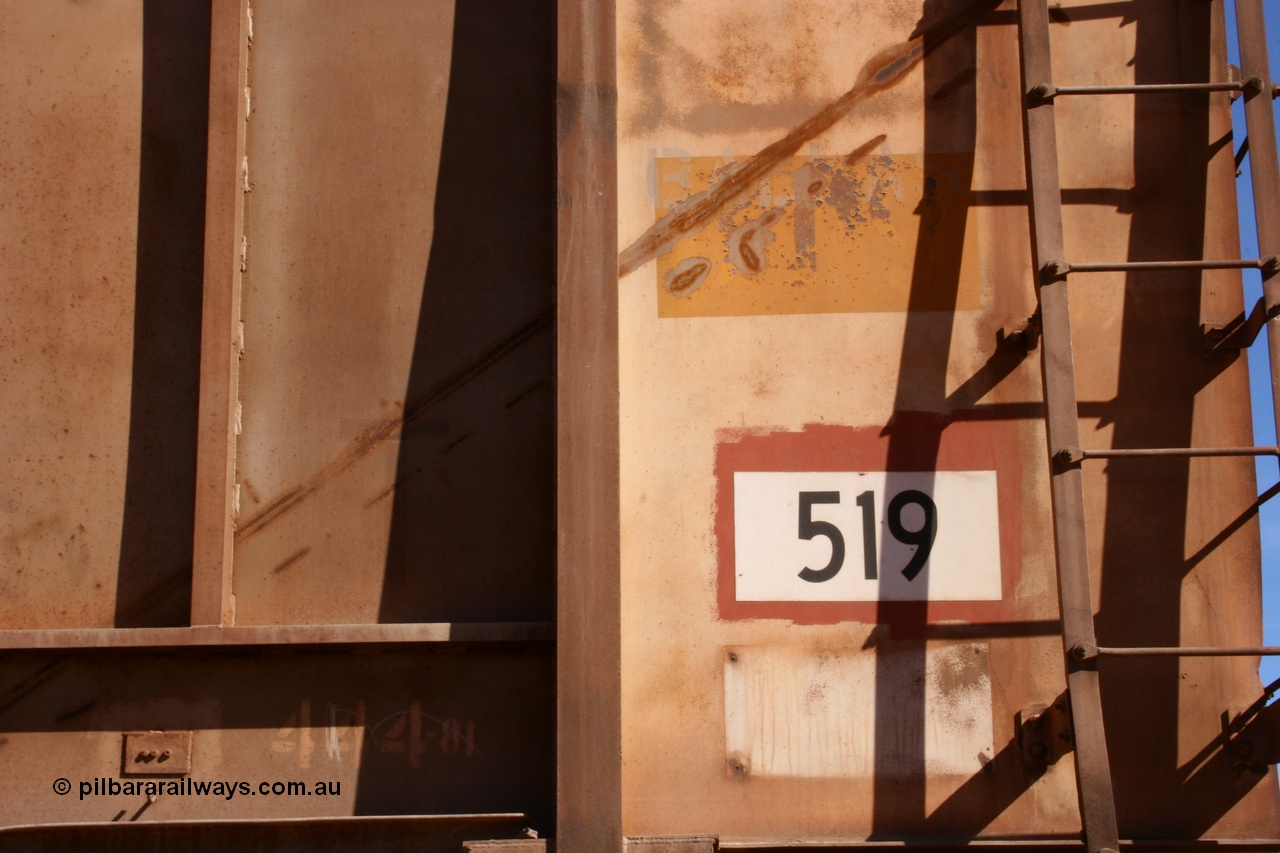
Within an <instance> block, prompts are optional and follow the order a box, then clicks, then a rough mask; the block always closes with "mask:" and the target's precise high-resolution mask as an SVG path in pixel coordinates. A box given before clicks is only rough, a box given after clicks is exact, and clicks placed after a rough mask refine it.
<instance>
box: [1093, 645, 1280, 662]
mask: <svg viewBox="0 0 1280 853" xmlns="http://www.w3.org/2000/svg"><path fill="white" fill-rule="evenodd" d="M1255 655H1259V656H1263V657H1275V656H1277V655H1280V648H1278V647H1276V646H1239V647H1235V648H1221V647H1217V646H1130V647H1126V648H1117V647H1115V646H1090V645H1087V644H1084V643H1080V644H1078V645H1075V646H1072V647H1071V657H1073V658H1075V659H1076V660H1089V659H1091V658H1095V657H1128V658H1148V657H1180V658H1182V657H1185V658H1231V657H1254V656H1255Z"/></svg>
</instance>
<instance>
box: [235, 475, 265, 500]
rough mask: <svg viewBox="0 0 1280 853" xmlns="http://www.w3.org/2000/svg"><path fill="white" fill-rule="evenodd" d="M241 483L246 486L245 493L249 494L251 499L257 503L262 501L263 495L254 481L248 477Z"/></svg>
mask: <svg viewBox="0 0 1280 853" xmlns="http://www.w3.org/2000/svg"><path fill="white" fill-rule="evenodd" d="M240 485H241V486H243V487H244V491H245V494H247V495H248V496H249V500H251V501H253V502H254V503H256V504H260V503H262V495H260V494H258V490H257V489H255V488H254V487H253V483H251V482H249V478H248V477H245V478H244V479H243V480H241V481H240Z"/></svg>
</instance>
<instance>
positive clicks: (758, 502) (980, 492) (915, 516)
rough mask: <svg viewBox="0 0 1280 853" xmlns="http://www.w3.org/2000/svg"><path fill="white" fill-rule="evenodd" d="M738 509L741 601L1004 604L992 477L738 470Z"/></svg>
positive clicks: (737, 565) (991, 473)
mask: <svg viewBox="0 0 1280 853" xmlns="http://www.w3.org/2000/svg"><path fill="white" fill-rule="evenodd" d="M806 496H808V497H806ZM733 502H734V512H733V519H734V552H735V562H734V580H735V596H736V599H737V600H738V601H998V600H999V599H1000V598H1001V597H1002V587H1001V578H1000V572H1001V567H1000V518H999V507H998V501H997V495H996V472H994V471H901V472H899V471H893V472H884V471H864V472H837V471H786V472H776V471H770V472H762V471H739V472H736V473H735V474H734V475H733ZM929 504H932V506H929ZM926 513H931V514H932V518H933V521H934V531H935V536H934V537H933V540H932V543H931V545H930V544H929V543H928V542H927V541H926V540H927V539H928V537H927V536H926V535H925V533H924V532H923V531H924V530H925V529H926V527H925V525H926V520H927V519H928V516H927V515H926ZM868 517H871V518H874V519H875V522H874V524H872V525H869V526H868V525H866V524H864V519H865V518H868ZM806 528H807V531H806ZM806 532H807V534H808V535H807V538H806ZM922 547H924V548H928V553H927V560H926V561H925V562H924V564H923V566H922V567H921V568H919V570H918V572H914V573H908V572H909V569H910V567H911V565H912V559H913V557H914V556H915V555H916V553H917V551H918V550H919V549H920V548H922ZM868 548H870V549H871V551H872V554H873V555H874V557H873V559H872V560H868V559H867V558H866V555H865V552H866V550H867V549H868ZM841 552H842V553H841ZM869 564H870V565H869Z"/></svg>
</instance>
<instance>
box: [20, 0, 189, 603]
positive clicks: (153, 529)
mask: <svg viewBox="0 0 1280 853" xmlns="http://www.w3.org/2000/svg"><path fill="white" fill-rule="evenodd" d="M0 18H2V19H3V21H4V23H3V25H2V29H0V43H2V44H3V50H0V110H3V113H4V115H5V116H6V121H5V122H4V127H3V128H0V173H3V175H4V185H5V198H4V201H3V202H2V203H0V268H2V269H3V272H0V276H2V279H0V281H3V285H2V286H0V352H2V353H3V359H4V363H5V364H6V365H7V368H6V369H5V371H4V372H3V375H2V376H0V395H2V396H3V399H4V402H5V405H4V409H3V414H0V435H2V436H3V439H0V440H2V441H3V442H4V450H3V454H2V456H3V458H4V460H5V476H4V485H3V504H2V505H3V510H2V512H3V515H2V516H0V541H2V542H3V556H0V560H2V561H3V567H4V572H3V575H2V576H0V626H3V627H8V628H12V627H25V628H35V627H46V628H51V627H59V626H81V627H90V626H92V627H101V626H109V625H113V624H115V625H122V626H128V625H178V624H183V623H184V621H185V619H186V611H187V606H188V605H187V595H188V590H189V588H190V560H191V511H192V479H193V477H194V473H195V462H194V457H195V447H194V441H195V411H196V379H197V370H198V346H199V334H200V333H199V322H200V262H201V241H202V235H203V222H204V144H205V139H204V137H205V122H206V108H205V97H206V93H207V90H208V67H209V63H208V50H207V47H206V45H207V44H208V38H209V4H208V2H207V0H204V2H199V0H195V2H177V3H165V4H160V3H155V2H142V0H112V1H111V2H99V3H93V4H85V5H76V4H65V3H62V4H47V3H36V4H33V3H22V2H9V3H5V4H3V6H2V7H0Z"/></svg>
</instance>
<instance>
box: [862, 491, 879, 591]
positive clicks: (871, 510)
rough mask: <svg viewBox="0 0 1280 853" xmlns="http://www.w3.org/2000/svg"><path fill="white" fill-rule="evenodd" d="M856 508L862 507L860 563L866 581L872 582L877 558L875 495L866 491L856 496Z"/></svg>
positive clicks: (874, 576) (874, 577)
mask: <svg viewBox="0 0 1280 853" xmlns="http://www.w3.org/2000/svg"><path fill="white" fill-rule="evenodd" d="M858 506H860V507H862V562H863V565H865V566H866V576H867V580H869V581H873V580H875V579H876V562H877V560H878V558H879V553H878V549H877V548H876V493H875V492H872V491H866V492H863V493H862V494H860V495H858Z"/></svg>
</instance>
